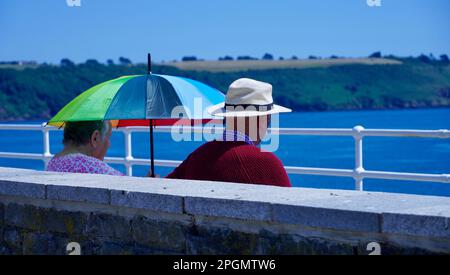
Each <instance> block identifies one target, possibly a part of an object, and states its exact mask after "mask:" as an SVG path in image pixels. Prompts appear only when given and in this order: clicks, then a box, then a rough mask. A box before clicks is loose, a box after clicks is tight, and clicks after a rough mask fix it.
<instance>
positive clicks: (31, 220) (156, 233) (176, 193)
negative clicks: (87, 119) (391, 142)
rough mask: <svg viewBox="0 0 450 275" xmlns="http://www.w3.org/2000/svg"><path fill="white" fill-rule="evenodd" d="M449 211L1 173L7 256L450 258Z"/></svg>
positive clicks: (407, 198)
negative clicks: (376, 255) (390, 255)
mask: <svg viewBox="0 0 450 275" xmlns="http://www.w3.org/2000/svg"><path fill="white" fill-rule="evenodd" d="M449 203H450V198H446V197H432V196H415V195H400V194H387V193H369V192H358V191H344V190H318V189H306V188H281V187H272V186H258V185H245V184H233V183H220V182H205V181H183V180H169V179H145V178H132V177H124V178H122V177H113V176H103V175H86V174H85V175H82V174H64V173H50V172H39V171H32V170H24V169H11V168H0V254H70V253H73V252H74V250H71V247H73V245H74V244H76V245H75V246H76V247H77V248H76V250H77V251H75V252H76V253H80V254H183V255H184V254H238V255H246V254H268V255H277V254H360V255H361V254H362V255H366V254H370V253H375V254H380V253H381V254H450V229H449V228H448V219H449V218H450V210H449V208H448V205H449Z"/></svg>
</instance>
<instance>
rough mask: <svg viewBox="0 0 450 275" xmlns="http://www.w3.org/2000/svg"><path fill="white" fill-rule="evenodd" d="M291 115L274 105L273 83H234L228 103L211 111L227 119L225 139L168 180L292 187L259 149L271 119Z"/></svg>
mask: <svg viewBox="0 0 450 275" xmlns="http://www.w3.org/2000/svg"><path fill="white" fill-rule="evenodd" d="M290 111H291V110H290V109H288V108H285V107H282V106H279V105H276V104H274V103H273V99H272V85H270V84H269V83H265V82H261V81H257V80H253V79H249V78H241V79H238V80H236V81H234V82H233V83H231V85H230V86H229V88H228V91H227V94H226V97H225V102H224V103H220V104H218V105H215V106H212V107H210V108H209V109H208V113H210V114H211V115H213V116H217V117H223V118H225V123H224V125H225V131H224V133H223V136H221V138H220V139H216V140H214V141H211V142H208V143H205V144H203V145H202V146H200V147H199V148H198V149H197V150H195V151H194V152H192V153H191V154H190V155H189V156H188V157H187V159H186V160H184V161H183V163H181V164H180V165H179V166H178V167H177V168H175V170H174V171H173V172H172V173H170V174H169V175H168V176H167V177H168V178H179V179H194V180H212V181H227V182H238V183H252V184H264V185H276V186H284V187H290V186H291V183H290V181H289V178H288V176H287V174H286V171H285V169H284V167H283V164H282V163H281V161H280V160H279V159H278V158H277V157H276V156H275V155H274V154H273V153H271V152H264V151H262V150H261V149H260V148H258V147H256V146H257V145H259V143H260V142H261V140H262V139H263V138H264V136H265V135H266V132H267V128H268V127H269V124H270V116H271V115H272V114H277V113H282V112H290Z"/></svg>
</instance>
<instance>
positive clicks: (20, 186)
mask: <svg viewBox="0 0 450 275" xmlns="http://www.w3.org/2000/svg"><path fill="white" fill-rule="evenodd" d="M0 195H8V196H21V197H28V198H38V199H45V185H44V184H35V183H28V182H16V181H14V179H3V180H1V179H0Z"/></svg>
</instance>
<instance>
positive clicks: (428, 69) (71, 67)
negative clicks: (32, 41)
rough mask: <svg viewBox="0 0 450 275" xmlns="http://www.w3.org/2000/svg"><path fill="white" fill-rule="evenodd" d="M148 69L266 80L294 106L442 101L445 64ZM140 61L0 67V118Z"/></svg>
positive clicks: (140, 68) (215, 81) (220, 80)
mask: <svg viewBox="0 0 450 275" xmlns="http://www.w3.org/2000/svg"><path fill="white" fill-rule="evenodd" d="M153 72H154V73H160V74H171V75H179V76H185V77H190V78H193V79H197V80H199V81H203V82H205V83H207V84H209V85H211V86H213V87H216V88H218V89H219V90H221V91H222V92H224V93H225V92H226V89H227V87H228V85H229V84H230V83H231V82H232V81H233V80H235V79H237V78H241V77H250V78H254V79H257V80H261V81H266V82H269V83H271V84H272V85H273V95H274V98H275V101H276V102H277V103H279V104H281V105H284V106H286V107H290V108H292V109H294V110H295V111H326V110H360V109H399V108H422V107H443V106H450V65H449V63H448V62H442V61H438V60H421V59H418V58H357V59H356V58H355V59H350V58H338V59H313V60H235V61H189V62H170V63H162V64H155V65H154V66H153ZM144 73H146V65H144V64H136V65H114V64H110V65H104V64H100V63H98V62H92V61H90V62H86V63H81V64H71V63H65V64H62V65H57V66H56V65H46V64H41V65H37V66H28V67H27V66H19V65H18V66H6V65H1V66H0V119H1V120H12V119H46V118H49V117H51V116H52V115H54V114H55V113H56V112H57V111H58V110H59V109H60V108H61V107H63V106H64V105H65V104H67V103H68V102H69V101H70V100H71V99H73V98H74V97H75V96H76V95H78V94H79V93H81V92H83V91H84V90H86V89H88V88H89V87H91V86H93V85H95V84H98V83H100V82H103V81H105V80H108V79H112V78H115V77H118V76H121V75H130V74H144Z"/></svg>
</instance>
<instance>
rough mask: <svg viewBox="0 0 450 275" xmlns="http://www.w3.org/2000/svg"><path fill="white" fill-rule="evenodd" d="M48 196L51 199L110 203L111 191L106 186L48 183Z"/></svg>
mask: <svg viewBox="0 0 450 275" xmlns="http://www.w3.org/2000/svg"><path fill="white" fill-rule="evenodd" d="M47 198H48V199H51V200H62V201H78V202H90V203H99V204H109V201H110V193H109V190H108V189H105V188H92V187H82V186H68V185H48V186H47Z"/></svg>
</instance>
